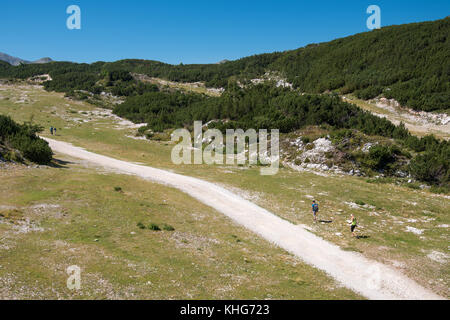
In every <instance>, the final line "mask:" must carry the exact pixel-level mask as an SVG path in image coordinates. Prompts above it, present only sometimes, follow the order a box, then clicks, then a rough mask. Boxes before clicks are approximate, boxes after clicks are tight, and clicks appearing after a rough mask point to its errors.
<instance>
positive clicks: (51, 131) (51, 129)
mask: <svg viewBox="0 0 450 320" xmlns="http://www.w3.org/2000/svg"><path fill="white" fill-rule="evenodd" d="M50 134H51V135H53V127H50Z"/></svg>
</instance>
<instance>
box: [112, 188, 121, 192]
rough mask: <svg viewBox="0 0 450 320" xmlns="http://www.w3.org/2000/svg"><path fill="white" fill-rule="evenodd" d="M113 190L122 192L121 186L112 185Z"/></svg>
mask: <svg viewBox="0 0 450 320" xmlns="http://www.w3.org/2000/svg"><path fill="white" fill-rule="evenodd" d="M114 191H116V192H122V188H121V187H114Z"/></svg>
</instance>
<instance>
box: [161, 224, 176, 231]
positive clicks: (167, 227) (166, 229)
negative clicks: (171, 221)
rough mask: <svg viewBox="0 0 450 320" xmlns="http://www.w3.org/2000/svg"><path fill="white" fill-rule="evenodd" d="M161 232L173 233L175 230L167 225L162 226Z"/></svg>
mask: <svg viewBox="0 0 450 320" xmlns="http://www.w3.org/2000/svg"><path fill="white" fill-rule="evenodd" d="M163 230H165V231H175V228H174V227H172V226H171V225H168V224H163Z"/></svg>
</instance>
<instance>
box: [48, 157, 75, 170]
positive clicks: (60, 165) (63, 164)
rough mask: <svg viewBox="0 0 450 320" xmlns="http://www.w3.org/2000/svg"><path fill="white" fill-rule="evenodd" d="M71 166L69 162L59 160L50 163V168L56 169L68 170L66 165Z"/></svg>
mask: <svg viewBox="0 0 450 320" xmlns="http://www.w3.org/2000/svg"><path fill="white" fill-rule="evenodd" d="M69 164H73V162H70V161H64V160H59V159H53V161H52V162H51V163H50V165H49V166H50V167H52V168H58V169H68V168H69V167H68V166H67V165H69Z"/></svg>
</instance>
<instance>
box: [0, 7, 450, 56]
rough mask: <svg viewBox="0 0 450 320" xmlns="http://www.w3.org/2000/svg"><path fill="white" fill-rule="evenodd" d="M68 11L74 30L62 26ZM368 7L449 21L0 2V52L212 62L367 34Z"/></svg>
mask: <svg viewBox="0 0 450 320" xmlns="http://www.w3.org/2000/svg"><path fill="white" fill-rule="evenodd" d="M73 4H74V5H78V6H79V7H80V8H81V13H82V17H81V19H82V28H81V30H68V29H67V27H66V20H67V18H68V16H69V15H68V14H66V8H67V7H68V6H69V5H73ZM371 4H376V5H378V6H379V7H380V8H381V15H382V17H381V23H382V26H387V25H393V24H403V23H410V22H419V21H427V20H436V19H441V18H444V17H446V16H447V15H450V1H448V0H433V1H414V0H409V1H407V0H395V1H394V0H387V1H380V0H371V1H364V0H358V1H357V0H342V1H336V0H334V1H325V0H322V1H321V0H315V1H301V0H296V1H294V0H278V1H273V0H272V1H268V0H258V1H256V0H240V1H236V0H227V1H222V0H209V1H207V0H199V1H197V0H191V1H187V0H185V1H170V0H164V1H161V0H160V1H153V0H126V1H118V0H69V1H66V0H39V1H34V0H1V6H0V27H1V29H0V30H1V34H0V52H4V53H8V54H10V55H14V56H17V57H20V58H22V59H26V60H36V59H39V58H41V57H46V56H49V57H51V58H53V59H55V60H65V61H76V62H89V63H90V62H94V61H114V60H119V59H125V58H139V59H150V60H159V61H164V62H168V63H174V64H178V63H180V62H183V63H185V64H186V63H214V62H217V61H220V60H223V59H229V60H232V59H237V58H241V57H244V56H248V55H252V54H257V53H263V52H273V51H284V50H288V49H294V48H298V47H302V46H305V45H307V44H309V43H317V42H323V41H329V40H332V39H335V38H340V37H345V36H348V35H351V34H355V33H359V32H365V31H368V30H367V27H366V20H367V18H368V16H369V15H368V14H366V9H367V7H368V6H369V5H371Z"/></svg>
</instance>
